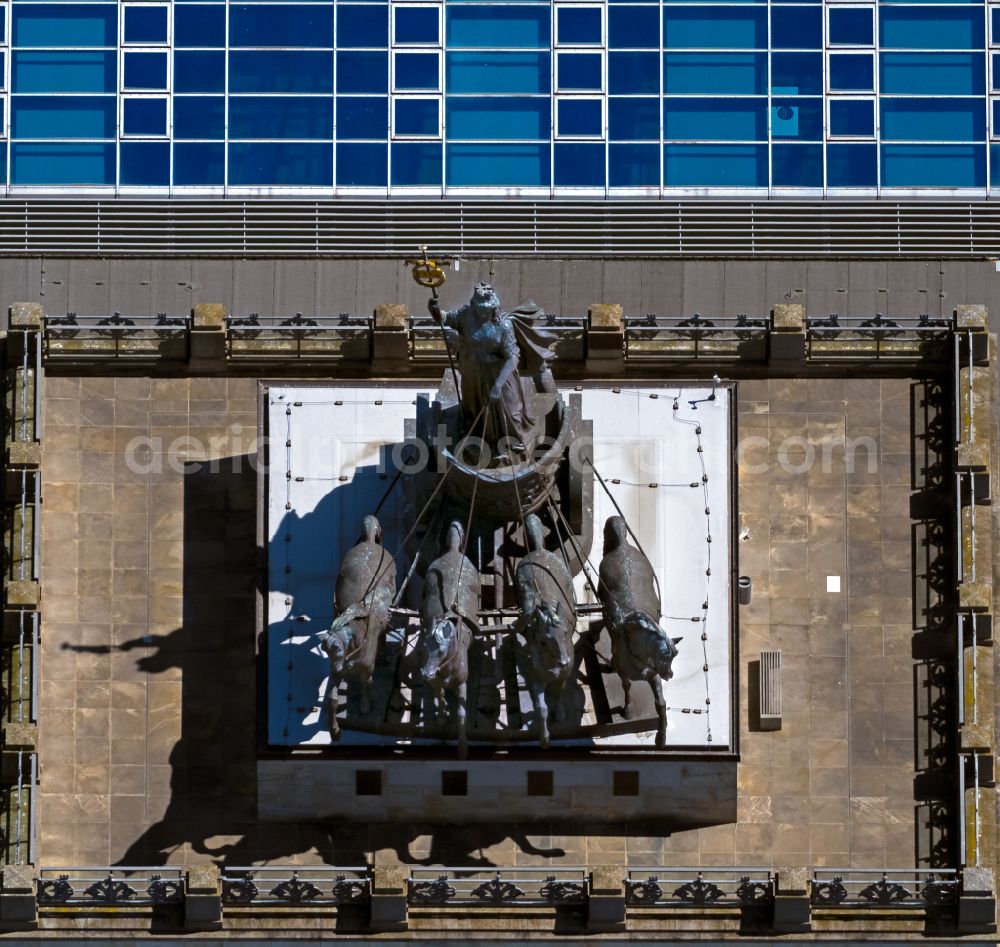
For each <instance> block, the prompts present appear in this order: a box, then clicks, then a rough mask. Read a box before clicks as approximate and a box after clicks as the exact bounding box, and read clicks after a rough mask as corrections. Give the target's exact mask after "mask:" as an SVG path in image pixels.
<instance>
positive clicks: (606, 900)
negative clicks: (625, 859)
mask: <svg viewBox="0 0 1000 947" xmlns="http://www.w3.org/2000/svg"><path fill="white" fill-rule="evenodd" d="M627 873H628V872H627V869H626V868H625V867H624V866H621V867H619V866H605V867H601V868H595V869H594V870H593V871H592V872H591V875H590V897H589V898H588V900H587V930H588V931H621V930H624V929H625V876H626V874H627Z"/></svg>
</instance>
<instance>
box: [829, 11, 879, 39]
mask: <svg viewBox="0 0 1000 947" xmlns="http://www.w3.org/2000/svg"><path fill="white" fill-rule="evenodd" d="M885 9H886V10H889V9H891V8H890V7H886V8H885ZM874 38H875V20H874V16H873V11H872V10H870V9H868V8H862V9H859V8H857V7H831V8H830V44H831V45H832V46H871V45H872V42H873V41H874Z"/></svg>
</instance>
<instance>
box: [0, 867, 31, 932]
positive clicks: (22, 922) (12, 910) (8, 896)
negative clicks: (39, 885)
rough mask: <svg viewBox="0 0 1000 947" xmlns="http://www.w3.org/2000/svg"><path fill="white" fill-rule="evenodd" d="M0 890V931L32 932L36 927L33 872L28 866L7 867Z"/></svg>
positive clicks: (3, 873) (4, 870)
mask: <svg viewBox="0 0 1000 947" xmlns="http://www.w3.org/2000/svg"><path fill="white" fill-rule="evenodd" d="M2 875H3V881H2V884H3V887H2V888H0V931H23V930H32V929H34V928H35V927H36V926H37V925H38V904H37V902H36V901H35V871H34V869H33V868H32V867H31V866H30V865H8V866H7V867H6V868H4V869H3V872H2Z"/></svg>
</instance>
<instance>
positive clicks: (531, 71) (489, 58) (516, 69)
mask: <svg viewBox="0 0 1000 947" xmlns="http://www.w3.org/2000/svg"><path fill="white" fill-rule="evenodd" d="M445 70H446V72H445V75H446V81H447V90H448V91H449V92H498V93H499V92H510V93H514V94H517V93H528V94H530V93H533V92H537V93H543V94H547V93H548V92H549V54H548V53H528V52H523V53H518V52H476V53H447V54H446V56H445Z"/></svg>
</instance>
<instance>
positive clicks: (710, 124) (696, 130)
mask: <svg viewBox="0 0 1000 947" xmlns="http://www.w3.org/2000/svg"><path fill="white" fill-rule="evenodd" d="M663 137H664V138H673V139H682V140H683V139H687V140H689V141H767V100H766V99H664V100H663Z"/></svg>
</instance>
